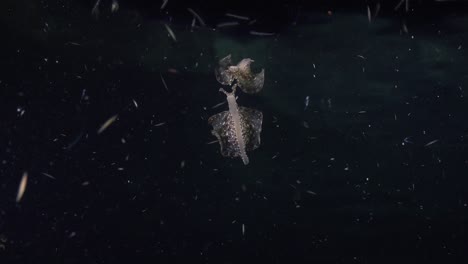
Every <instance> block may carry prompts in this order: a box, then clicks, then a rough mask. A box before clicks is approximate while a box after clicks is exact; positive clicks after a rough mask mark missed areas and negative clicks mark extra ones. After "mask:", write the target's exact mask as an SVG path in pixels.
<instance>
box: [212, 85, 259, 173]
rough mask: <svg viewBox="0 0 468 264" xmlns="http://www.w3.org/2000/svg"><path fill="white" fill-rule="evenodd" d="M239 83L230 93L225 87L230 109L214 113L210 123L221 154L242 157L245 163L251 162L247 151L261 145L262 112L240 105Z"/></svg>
mask: <svg viewBox="0 0 468 264" xmlns="http://www.w3.org/2000/svg"><path fill="white" fill-rule="evenodd" d="M236 87H237V84H235V85H234V86H233V88H232V92H231V93H228V92H226V91H224V90H223V89H220V91H222V92H224V93H225V94H226V97H227V101H228V105H229V111H224V112H221V113H219V114H216V115H213V116H211V117H210V118H209V119H208V123H209V124H210V125H212V126H213V130H212V131H211V133H212V134H213V135H215V136H216V137H217V138H218V141H219V144H220V146H221V154H222V155H223V156H225V157H231V158H233V157H241V158H242V161H243V162H244V164H245V165H247V164H248V163H249V158H248V157H247V151H251V150H254V149H256V148H258V147H259V146H260V133H261V131H262V120H263V114H262V112H260V111H258V110H255V109H251V108H247V107H238V106H237V102H236V97H235V91H236Z"/></svg>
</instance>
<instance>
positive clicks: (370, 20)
mask: <svg viewBox="0 0 468 264" xmlns="http://www.w3.org/2000/svg"><path fill="white" fill-rule="evenodd" d="M367 19H368V20H369V23H371V22H372V15H371V10H370V7H369V5H367Z"/></svg>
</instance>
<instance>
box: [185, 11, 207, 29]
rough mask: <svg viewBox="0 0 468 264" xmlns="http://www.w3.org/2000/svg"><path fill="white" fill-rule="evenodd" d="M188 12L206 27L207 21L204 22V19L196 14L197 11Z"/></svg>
mask: <svg viewBox="0 0 468 264" xmlns="http://www.w3.org/2000/svg"><path fill="white" fill-rule="evenodd" d="M187 10H188V11H189V12H190V13H191V14H192V15H193V16H194V17H195V18H196V19H197V20H198V22H199V23H200V25H202V26H203V27H205V26H206V24H205V21H203V19H202V18H201V17H200V16H199V15H198V14H197V13H195V11H193V9H191V8H187Z"/></svg>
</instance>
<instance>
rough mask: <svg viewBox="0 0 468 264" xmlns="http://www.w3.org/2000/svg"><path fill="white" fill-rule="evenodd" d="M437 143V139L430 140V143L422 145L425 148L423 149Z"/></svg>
mask: <svg viewBox="0 0 468 264" xmlns="http://www.w3.org/2000/svg"><path fill="white" fill-rule="evenodd" d="M437 142H439V140H438V139H435V140H432V141H431V142H429V143H427V144H426V145H424V146H425V147H428V146H430V145H432V144H435V143H437Z"/></svg>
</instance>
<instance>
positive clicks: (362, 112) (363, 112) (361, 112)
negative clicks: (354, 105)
mask: <svg viewBox="0 0 468 264" xmlns="http://www.w3.org/2000/svg"><path fill="white" fill-rule="evenodd" d="M365 113H367V111H364V110H362V111H359V112H358V114H365Z"/></svg>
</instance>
